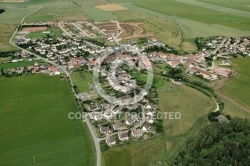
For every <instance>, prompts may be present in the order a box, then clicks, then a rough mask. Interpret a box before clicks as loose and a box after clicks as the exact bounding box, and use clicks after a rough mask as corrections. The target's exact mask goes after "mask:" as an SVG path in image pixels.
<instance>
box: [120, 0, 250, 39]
mask: <svg viewBox="0 0 250 166" xmlns="http://www.w3.org/2000/svg"><path fill="white" fill-rule="evenodd" d="M135 4H136V5H137V7H136V6H134V5H131V4H129V5H124V4H123V5H124V6H126V7H128V8H129V9H136V10H137V11H143V12H145V13H148V14H152V15H155V16H157V17H160V18H167V19H168V20H174V21H175V22H176V23H177V24H178V25H179V26H180V27H181V30H182V31H183V34H184V37H185V38H194V37H197V36H214V35H225V36H237V35H241V36H242V35H249V34H250V32H249V26H250V24H249V22H250V19H249V18H247V17H240V16H237V15H233V13H232V14H228V13H223V12H220V11H215V10H211V9H206V8H202V7H199V6H194V5H190V4H185V3H181V2H177V1H175V0H167V1H164V0H157V1H150V0H146V1H142V0H141V1H140V0H139V1H136V3H135ZM139 6H140V7H139ZM184 8H185V10H183V9H184ZM208 13H209V14H208Z"/></svg>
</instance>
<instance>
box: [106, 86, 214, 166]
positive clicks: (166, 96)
mask: <svg viewBox="0 0 250 166" xmlns="http://www.w3.org/2000/svg"><path fill="white" fill-rule="evenodd" d="M159 89H160V90H159V91H158V96H159V107H160V109H161V111H162V112H180V113H181V115H182V116H181V119H180V120H170V119H164V121H163V122H164V134H161V135H159V136H156V137H154V138H151V139H149V140H147V141H143V142H139V143H135V144H129V145H124V146H121V147H115V148H112V149H110V150H108V151H106V152H104V153H103V157H102V165H104V166H115V165H121V166H130V165H135V166H147V165H157V164H156V163H167V164H170V165H171V163H172V161H173V159H174V158H175V156H176V155H177V154H178V152H179V150H180V149H182V148H183V146H184V145H185V142H186V141H187V140H188V138H190V137H191V136H192V135H193V134H194V133H196V132H197V131H199V129H200V127H201V126H203V125H206V124H207V123H209V122H208V120H207V115H208V113H209V112H210V111H212V110H213V109H215V103H214V102H213V101H212V100H211V99H210V98H209V97H207V96H206V95H204V94H202V93H201V92H199V91H197V90H195V89H192V88H190V87H187V86H184V85H183V86H180V87H173V88H172V89H171V90H167V91H162V89H163V87H161V88H159ZM198 103H199V104H198ZM124 158H126V159H127V160H124Z"/></svg>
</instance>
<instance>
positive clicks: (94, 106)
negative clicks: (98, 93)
mask: <svg viewBox="0 0 250 166" xmlns="http://www.w3.org/2000/svg"><path fill="white" fill-rule="evenodd" d="M99 109H101V107H100V106H98V105H91V106H89V111H97V110H99Z"/></svg>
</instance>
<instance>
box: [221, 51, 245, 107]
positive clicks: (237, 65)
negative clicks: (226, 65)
mask: <svg viewBox="0 0 250 166" xmlns="http://www.w3.org/2000/svg"><path fill="white" fill-rule="evenodd" d="M232 64H233V65H232V67H233V68H234V69H235V70H236V72H237V73H238V76H237V77H236V78H234V79H232V80H231V81H230V82H229V83H227V84H226V85H225V86H224V87H223V88H222V89H221V90H222V91H223V92H224V93H226V94H227V95H229V96H230V97H232V98H234V99H235V100H237V101H238V102H240V103H241V104H243V105H245V106H246V107H248V108H250V100H249V99H250V94H249V91H250V86H249V84H250V75H249V70H250V57H245V58H244V57H241V56H238V58H236V59H233V60H232Z"/></svg>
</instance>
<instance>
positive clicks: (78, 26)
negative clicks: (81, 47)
mask: <svg viewBox="0 0 250 166" xmlns="http://www.w3.org/2000/svg"><path fill="white" fill-rule="evenodd" d="M71 24H72V25H73V26H75V27H76V28H77V29H78V30H79V31H81V32H82V33H83V34H84V35H85V36H88V37H90V36H89V34H87V33H86V32H84V30H82V29H81V28H80V27H79V26H78V25H76V24H75V23H71Z"/></svg>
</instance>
